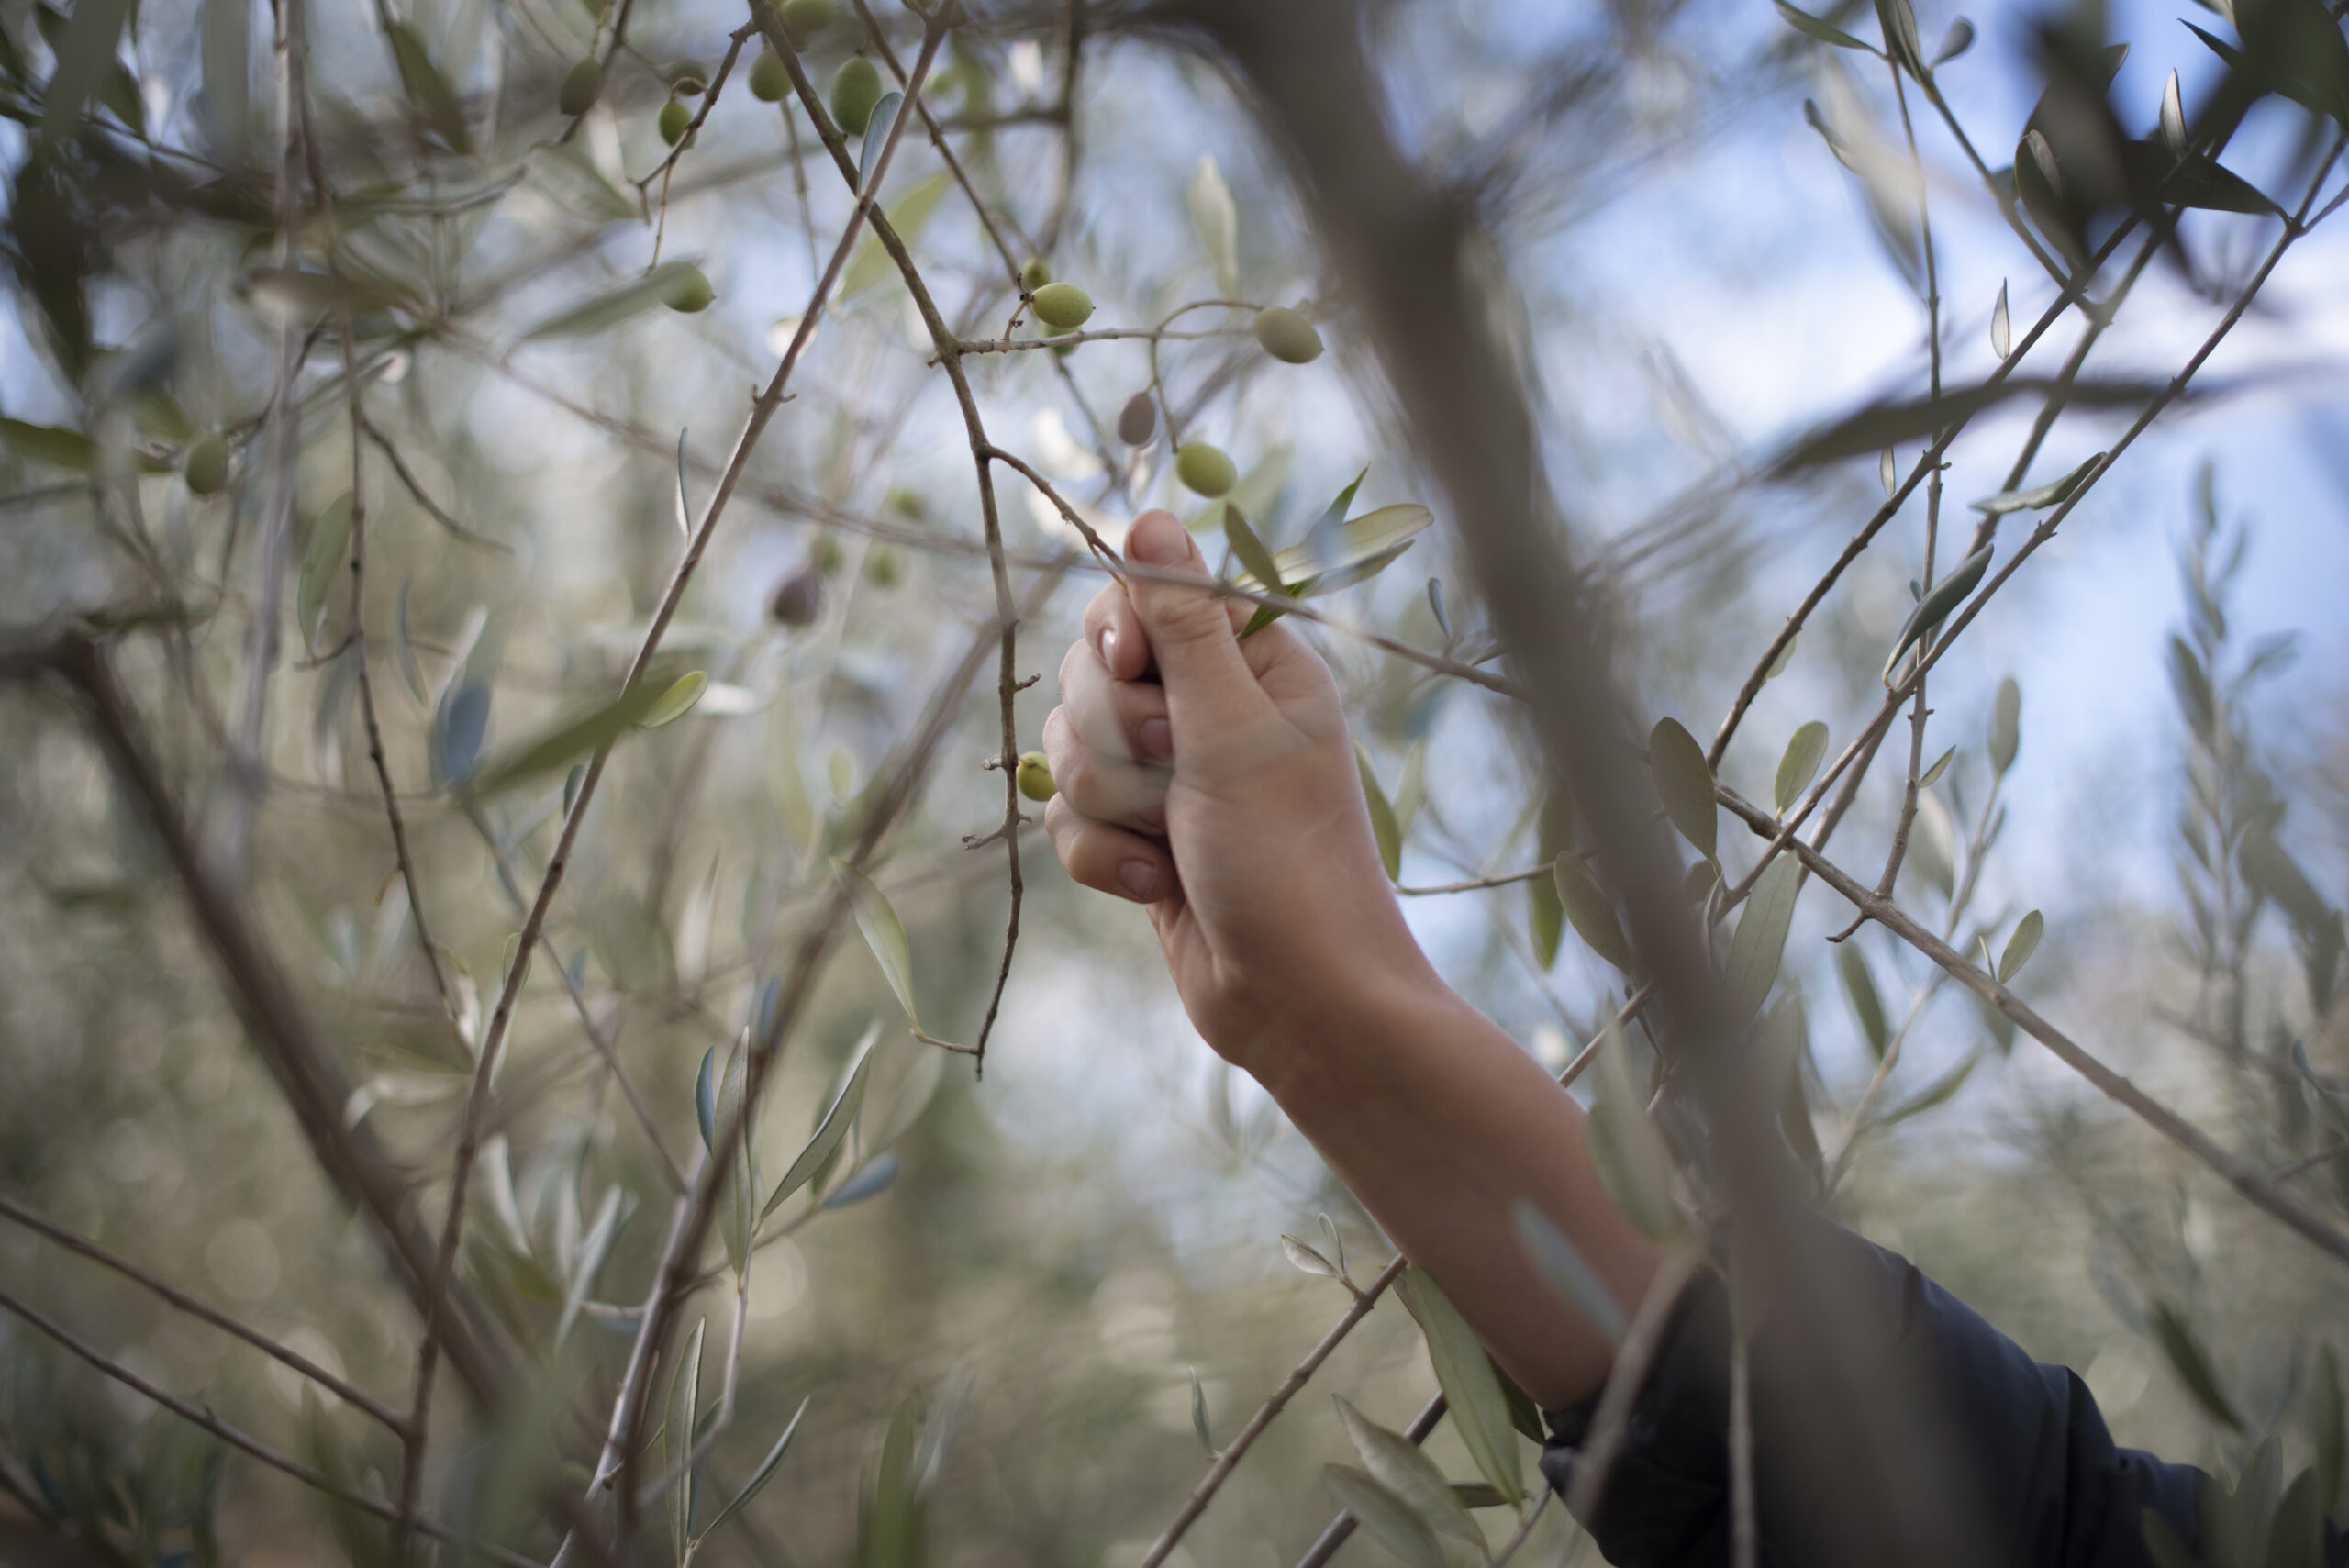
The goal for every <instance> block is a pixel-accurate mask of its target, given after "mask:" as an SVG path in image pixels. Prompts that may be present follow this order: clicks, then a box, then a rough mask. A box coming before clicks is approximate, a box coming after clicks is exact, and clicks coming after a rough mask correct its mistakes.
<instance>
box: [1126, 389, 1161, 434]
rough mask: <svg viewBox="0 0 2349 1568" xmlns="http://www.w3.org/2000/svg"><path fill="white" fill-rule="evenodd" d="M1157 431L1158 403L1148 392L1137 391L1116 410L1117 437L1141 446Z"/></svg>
mask: <svg viewBox="0 0 2349 1568" xmlns="http://www.w3.org/2000/svg"><path fill="white" fill-rule="evenodd" d="M1157 433H1158V405H1157V404H1155V403H1153V402H1152V401H1151V398H1150V394H1149V393H1148V392H1137V393H1135V394H1134V395H1132V396H1131V397H1129V398H1127V399H1126V401H1125V403H1124V405H1123V406H1120V407H1119V410H1118V439H1119V440H1121V441H1123V442H1125V443H1126V445H1128V446H1130V447H1138V446H1141V444H1142V443H1143V442H1144V441H1147V440H1149V439H1150V438H1151V437H1152V436H1154V435H1156V434H1157Z"/></svg>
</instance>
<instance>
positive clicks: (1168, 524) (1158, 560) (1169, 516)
mask: <svg viewBox="0 0 2349 1568" xmlns="http://www.w3.org/2000/svg"><path fill="white" fill-rule="evenodd" d="M1126 550H1127V552H1128V553H1129V554H1130V555H1132V556H1133V558H1134V559H1135V560H1136V561H1141V562H1148V563H1149V564H1150V565H1152V566H1180V565H1182V564H1183V563H1184V562H1187V561H1189V560H1190V559H1191V536H1190V535H1189V534H1187V533H1186V532H1184V531H1183V525H1182V524H1181V523H1179V522H1177V521H1175V514H1174V513H1172V512H1144V513H1143V514H1142V515H1141V517H1136V518H1135V519H1134V526H1133V529H1132V531H1131V532H1130V533H1129V534H1128V535H1127V537H1126Z"/></svg>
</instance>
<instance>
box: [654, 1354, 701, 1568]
mask: <svg viewBox="0 0 2349 1568" xmlns="http://www.w3.org/2000/svg"><path fill="white" fill-rule="evenodd" d="M708 1328H709V1320H708V1319H707V1318H702V1319H700V1320H698V1321H696V1323H695V1324H694V1331H693V1334H692V1336H691V1337H690V1338H688V1339H687V1340H685V1353H684V1354H682V1355H680V1356H678V1358H677V1367H676V1370H675V1371H674V1372H673V1373H670V1374H669V1405H668V1412H669V1414H668V1419H667V1421H666V1423H665V1424H664V1426H663V1431H664V1433H665V1437H664V1440H663V1443H662V1455H663V1462H664V1463H665V1464H666V1465H667V1467H668V1468H669V1469H672V1470H674V1469H675V1468H677V1466H679V1465H681V1464H683V1463H685V1457H686V1456H687V1455H688V1454H690V1453H692V1452H693V1447H694V1416H695V1413H696V1411H697V1410H698V1409H699V1408H700V1405H701V1343H702V1336H703V1334H704V1333H705V1332H706V1331H707V1329H708ZM693 1499H694V1487H693V1477H691V1476H686V1477H684V1478H682V1479H680V1480H679V1481H678V1483H677V1485H675V1486H674V1487H673V1488H671V1490H670V1492H669V1544H670V1547H671V1550H672V1551H673V1553H674V1555H673V1557H672V1561H674V1562H677V1563H679V1564H681V1565H682V1564H683V1563H684V1562H685V1548H686V1547H687V1546H689V1545H691V1544H692V1538H691V1535H690V1531H691V1529H692V1526H693V1508H694V1501H693Z"/></svg>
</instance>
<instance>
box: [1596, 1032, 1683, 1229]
mask: <svg viewBox="0 0 2349 1568" xmlns="http://www.w3.org/2000/svg"><path fill="white" fill-rule="evenodd" d="M1593 1067H1594V1072H1593V1073H1592V1077H1593V1079H1594V1080H1595V1087H1594V1089H1593V1091H1592V1095H1591V1102H1590V1120H1589V1122H1588V1124H1587V1129H1586V1141H1587V1142H1588V1144H1589V1148H1590V1162H1591V1163H1592V1164H1593V1165H1594V1166H1596V1167H1597V1168H1598V1182H1599V1184H1600V1185H1601V1186H1603V1187H1605V1188H1606V1189H1607V1195H1608V1196H1609V1198H1611V1199H1613V1200H1614V1203H1615V1207H1617V1208H1619V1209H1620V1210H1622V1211H1623V1217H1624V1218H1626V1219H1629V1220H1630V1221H1631V1223H1632V1224H1633V1225H1635V1226H1637V1227H1639V1229H1640V1231H1641V1233H1642V1234H1643V1235H1645V1236H1647V1237H1648V1238H1649V1239H1650V1240H1656V1241H1669V1240H1674V1239H1675V1238H1676V1237H1678V1236H1679V1234H1680V1231H1681V1219H1680V1208H1679V1206H1678V1205H1677V1204H1675V1202H1674V1201H1673V1196H1672V1186H1673V1176H1674V1172H1673V1163H1672V1151H1671V1150H1670V1149H1668V1148H1667V1147H1666V1146H1665V1144H1664V1134H1663V1133H1661V1132H1659V1131H1658V1130H1657V1129H1656V1125H1655V1123H1654V1122H1653V1121H1652V1120H1650V1119H1649V1118H1648V1109H1647V1101H1648V1096H1647V1088H1646V1084H1644V1083H1643V1082H1642V1075H1641V1073H1640V1071H1639V1069H1638V1068H1637V1067H1636V1066H1635V1065H1634V1064H1633V1063H1632V1061H1631V1045H1630V1043H1629V1042H1628V1041H1626V1040H1624V1038H1623V1031H1622V1029H1621V1028H1620V1026H1618V1025H1617V1024H1616V1023H1615V1022H1614V1021H1613V1020H1611V1019H1610V1020H1609V1023H1608V1025H1607V1029H1606V1032H1605V1034H1604V1036H1603V1037H1602V1039H1601V1040H1600V1042H1599V1047H1598V1061H1597V1062H1595V1063H1593Z"/></svg>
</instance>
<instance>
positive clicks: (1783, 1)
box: [1771, 0, 1877, 54]
mask: <svg viewBox="0 0 2349 1568" xmlns="http://www.w3.org/2000/svg"><path fill="white" fill-rule="evenodd" d="M1771 3H1772V4H1774V5H1775V6H1777V7H1778V15H1779V16H1780V17H1784V18H1785V19H1786V23H1787V26H1788V27H1790V28H1794V29H1795V30H1796V31H1797V32H1798V33H1805V34H1808V35H1809V36H1810V37H1811V38H1815V39H1818V40H1819V41H1820V42H1821V43H1831V44H1833V45H1834V46H1835V47H1836V48H1837V49H1856V50H1863V51H1864V52H1865V53H1868V54H1876V53H1877V50H1876V46H1875V45H1874V44H1868V43H1863V42H1861V41H1860V40H1859V39H1855V38H1854V37H1853V36H1852V35H1851V34H1849V33H1847V32H1845V31H1844V30H1843V29H1842V28H1839V27H1837V26H1835V25H1834V24H1833V23H1832V22H1824V21H1821V20H1820V19H1819V18H1818V17H1814V16H1812V15H1811V14H1810V13H1809V12H1808V11H1798V10H1796V9H1795V8H1794V7H1793V6H1789V5H1787V0H1771Z"/></svg>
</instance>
